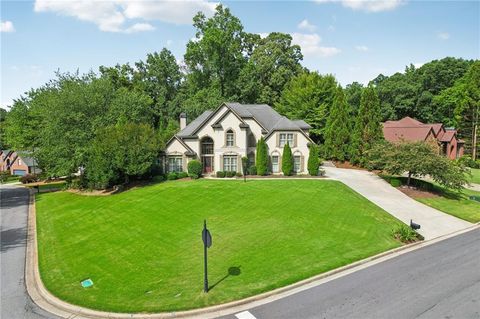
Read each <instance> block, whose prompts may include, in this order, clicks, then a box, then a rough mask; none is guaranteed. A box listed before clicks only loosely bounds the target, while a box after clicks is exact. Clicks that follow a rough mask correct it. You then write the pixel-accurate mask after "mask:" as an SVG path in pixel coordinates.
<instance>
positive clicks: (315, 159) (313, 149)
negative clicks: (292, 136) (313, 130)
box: [307, 144, 320, 176]
mask: <svg viewBox="0 0 480 319" xmlns="http://www.w3.org/2000/svg"><path fill="white" fill-rule="evenodd" d="M319 167H320V154H319V149H318V146H317V145H315V144H311V145H310V147H309V150H308V163H307V169H308V174H310V175H312V176H317V175H318V168H319Z"/></svg>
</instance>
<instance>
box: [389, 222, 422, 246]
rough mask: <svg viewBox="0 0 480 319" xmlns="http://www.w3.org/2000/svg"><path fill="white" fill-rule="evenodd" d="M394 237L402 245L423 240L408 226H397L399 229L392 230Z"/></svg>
mask: <svg viewBox="0 0 480 319" xmlns="http://www.w3.org/2000/svg"><path fill="white" fill-rule="evenodd" d="M392 236H393V237H394V238H395V239H397V240H400V241H401V242H402V243H412V242H415V241H418V240H422V239H423V237H422V236H421V235H419V234H418V233H417V232H416V231H414V230H413V229H411V228H410V227H408V226H407V225H399V226H397V228H395V229H393V230H392Z"/></svg>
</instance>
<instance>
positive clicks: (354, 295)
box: [223, 229, 480, 319]
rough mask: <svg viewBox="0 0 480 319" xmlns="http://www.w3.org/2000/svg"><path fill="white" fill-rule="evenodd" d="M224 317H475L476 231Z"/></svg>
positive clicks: (478, 281)
mask: <svg viewBox="0 0 480 319" xmlns="http://www.w3.org/2000/svg"><path fill="white" fill-rule="evenodd" d="M223 318H225V319H227V318H228V319H233V318H241V319H243V318H245V319H246V318H249V319H253V318H256V319H270V318H275V319H283V318H285V319H287V318H288V319H292V318H299V319H310V318H362V319H364V318H389V319H390V318H401V319H410V318H422V319H425V318H435V319H439V318H462V319H463V318H480V229H476V230H474V231H470V232H467V233H464V234H462V235H459V236H456V237H452V238H450V239H447V240H444V241H441V242H439V243H436V244H433V245H430V246H426V247H423V248H420V249H418V250H415V251H412V252H409V253H406V254H403V255H400V256H398V257H396V258H393V259H390V260H387V261H385V262H382V263H379V264H376V265H374V266H371V267H369V268H365V269H363V270H360V271H357V272H355V273H352V274H350V275H347V276H344V277H341V278H338V279H335V280H332V281H330V282H327V283H324V284H322V285H319V286H316V287H314V288H311V289H308V290H305V291H302V292H299V293H297V294H294V295H291V296H289V297H286V298H284V299H280V300H277V301H274V302H271V303H268V304H265V305H262V306H259V307H255V308H252V309H249V310H248V312H242V313H239V314H235V315H231V316H226V317H223Z"/></svg>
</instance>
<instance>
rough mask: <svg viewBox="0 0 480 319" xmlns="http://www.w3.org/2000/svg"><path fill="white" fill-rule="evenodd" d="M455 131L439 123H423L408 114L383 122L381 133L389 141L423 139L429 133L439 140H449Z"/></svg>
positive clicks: (454, 134)
mask: <svg viewBox="0 0 480 319" xmlns="http://www.w3.org/2000/svg"><path fill="white" fill-rule="evenodd" d="M456 133H457V131H456V130H454V129H445V128H444V127H443V124H441V123H432V124H425V123H422V122H420V121H418V120H415V119H413V118H411V117H408V116H407V117H404V118H403V119H401V120H398V121H386V122H385V123H383V135H384V137H385V139H386V140H388V141H390V142H398V141H400V140H406V141H415V142H416V141H425V140H426V139H427V138H428V137H429V136H430V134H433V137H434V138H436V139H437V140H438V141H439V142H450V141H451V140H452V139H453V138H454V137H455V136H456Z"/></svg>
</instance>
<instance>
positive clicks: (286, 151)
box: [282, 143, 293, 176]
mask: <svg viewBox="0 0 480 319" xmlns="http://www.w3.org/2000/svg"><path fill="white" fill-rule="evenodd" d="M282 172H283V175H285V176H290V175H292V172H293V156H292V150H291V148H290V145H288V143H287V144H285V146H284V147H283V154H282Z"/></svg>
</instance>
